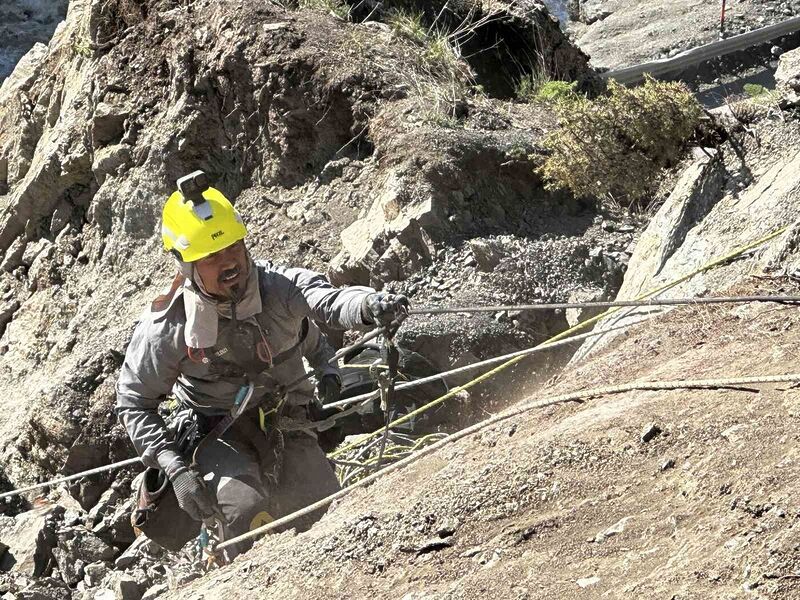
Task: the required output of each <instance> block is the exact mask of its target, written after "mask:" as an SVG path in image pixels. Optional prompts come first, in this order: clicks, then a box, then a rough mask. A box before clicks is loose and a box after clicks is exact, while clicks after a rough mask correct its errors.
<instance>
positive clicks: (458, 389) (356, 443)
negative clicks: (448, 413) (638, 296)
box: [305, 323, 636, 458]
mask: <svg viewBox="0 0 800 600" xmlns="http://www.w3.org/2000/svg"><path fill="white" fill-rule="evenodd" d="M635 324H636V323H626V324H625V325H618V326H617V327H613V328H609V329H605V330H602V331H590V332H589V333H582V334H580V335H575V336H571V337H568V338H566V339H563V340H559V341H557V342H544V343H542V344H539V345H538V346H534V347H533V348H528V349H526V350H520V351H518V352H512V353H511V354H505V355H503V356H498V357H496V358H490V359H488V360H484V361H481V362H479V363H475V364H472V365H467V366H464V367H459V368H457V369H453V370H451V371H446V372H444V373H438V374H437V375H431V376H429V377H424V378H422V379H417V380H416V381H413V382H411V383H409V384H403V385H399V386H397V389H398V390H402V389H407V388H409V387H414V384H416V385H423V384H425V383H430V382H431V381H436V380H438V379H440V378H442V377H446V376H449V375H457V374H459V373H466V372H468V371H473V370H476V369H480V368H481V367H484V366H486V365H490V364H494V363H498V362H504V361H509V362H510V360H509V359H515V360H518V359H522V358H525V357H526V356H530V355H531V354H534V353H536V352H543V351H545V350H551V349H552V348H557V347H560V346H567V345H569V344H573V343H575V342H579V341H582V340H586V339H589V338H590V337H592V336H598V335H604V334H606V333H608V332H610V331H616V330H620V329H626V328H628V327H631V326H633V325H635ZM504 368H506V367H505V366H502V365H501V367H498V369H500V370H502V369H504ZM498 369H492V370H491V371H487V372H486V373H484V374H483V375H481V376H480V377H478V378H477V379H473V380H472V381H469V382H467V383H465V384H464V385H461V386H458V387H455V388H453V389H452V390H450V391H448V392H447V393H446V394H445V395H444V396H439V397H438V398H436V399H435V400H431V401H430V402H428V403H427V404H425V405H424V406H420V407H419V408H417V409H415V410H413V411H411V412H410V413H407V414H405V415H403V416H402V417H400V418H398V419H395V420H394V421H392V422H391V423H389V427H390V428H391V427H397V426H398V425H402V424H403V423H405V422H406V421H409V420H411V419H413V418H414V417H416V416H418V415H420V414H422V413H424V412H425V411H427V410H430V409H431V408H433V407H434V406H438V405H439V404H441V403H442V402H444V401H445V400H448V399H450V398H452V397H453V396H456V395H458V394H459V393H461V392H464V391H466V390H468V389H469V388H471V387H473V386H475V385H477V384H479V383H481V382H482V381H485V380H486V379H488V378H489V377H491V376H492V375H494V374H496V373H497V372H499V371H498ZM363 395H366V394H363ZM357 398H359V396H356V398H350V399H349V400H353V401H355V400H356V399H357ZM340 402H345V401H340ZM327 406H333V405H332V404H330V405H327ZM342 415H343V413H340V414H338V415H334V416H333V417H331V419H336V418H339V417H341V416H342ZM327 421H328V420H326V421H320V422H318V423H312V424H311V425H308V424H306V425H305V426H306V427H309V426H311V427H313V426H316V425H319V426H322V425H323V424H327ZM382 431H383V429H379V430H377V431H373V432H372V433H369V434H366V436H365V437H362V438H360V439H358V440H356V441H354V442H352V443H351V444H349V445H347V446H344V447H343V448H340V449H338V450H336V451H335V452H333V453H331V454H329V455H328V458H336V457H337V456H340V455H341V454H344V453H345V452H349V451H350V450H352V449H353V448H355V447H356V446H360V445H361V444H363V443H364V442H366V441H367V440H369V439H372V438H374V437H376V436H377V435H380V434H381V432H382Z"/></svg>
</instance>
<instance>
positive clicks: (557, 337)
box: [329, 227, 787, 458]
mask: <svg viewBox="0 0 800 600" xmlns="http://www.w3.org/2000/svg"><path fill="white" fill-rule="evenodd" d="M786 229H787V227H781V228H779V229H777V230H775V231H773V232H772V233H770V234H769V235H766V236H764V237H762V238H760V239H758V240H755V241H754V242H751V243H749V244H747V245H745V246H741V247H740V248H737V249H736V250H733V251H732V252H730V253H728V254H726V255H724V256H722V257H720V258H717V259H714V260H712V261H710V262H708V263H706V264H705V265H703V266H701V267H699V268H697V269H695V270H693V271H691V272H690V273H688V274H686V275H684V276H683V277H679V278H678V279H675V280H673V281H671V282H669V283H667V284H665V285H662V286H661V287H659V288H656V289H655V290H652V291H650V292H646V293H644V294H642V295H640V296H638V297H637V298H636V299H635V301H641V300H644V299H645V298H648V297H651V296H656V295H658V294H660V293H662V292H665V291H667V290H668V289H670V288H672V287H675V286H676V285H679V284H681V283H683V282H684V281H687V280H688V279H691V278H692V277H694V276H695V275H698V274H699V273H702V272H704V271H708V270H710V269H713V268H715V267H718V266H720V265H722V264H725V263H727V262H729V261H730V260H732V259H734V258H736V257H737V256H739V255H741V254H743V253H745V252H747V251H748V250H752V249H753V248H756V247H758V246H760V245H761V244H764V243H765V242H768V241H769V240H771V239H774V238H776V237H778V236H779V235H781V234H782V233H783V232H784V231H786ZM619 309H620V307H611V308H609V309H608V310H606V311H604V312H603V313H601V314H599V315H596V316H595V317H592V318H591V319H587V320H586V321H582V322H580V323H578V324H577V325H574V326H573V327H570V328H569V329H567V330H565V331H562V332H561V333H559V334H557V335H555V336H553V337H552V338H550V339H549V340H547V341H545V342H544V343H543V344H540V347H542V346H547V345H548V344H549V345H550V347H552V346H553V345H554V344H555V342H565V341H566V340H567V339H569V336H571V334H572V333H573V332H575V331H578V330H580V329H583V328H585V327H586V326H588V325H590V324H594V323H596V322H598V321H600V320H601V319H603V318H605V317H606V316H608V315H610V314H613V313H614V312H617V311H618V310H619ZM633 324H634V323H630V324H629V325H633ZM624 327H625V325H622V326H618V327H614V328H608V329H607V330H605V331H602V332H598V333H596V332H590V333H589V334H582V335H583V336H584V337H591V334H596V335H601V334H604V333H608V332H610V331H614V330H616V329H622V328H624ZM573 337H574V338H576V339H577V338H578V337H580V336H573ZM529 350H530V351H529V352H526V351H522V352H526V354H532V353H533V349H529ZM524 356H525V355H520V356H515V357H512V358H510V360H508V361H507V362H505V363H503V364H501V365H500V366H499V367H497V368H495V369H492V370H491V371H488V372H487V373H484V374H483V375H481V376H480V377H479V378H478V379H477V380H473V381H471V382H469V383H467V384H465V385H463V386H460V387H457V388H454V389H453V390H450V391H449V392H448V393H447V394H445V395H444V396H441V397H439V398H436V399H435V400H433V401H431V402H429V403H428V404H426V405H425V406H422V407H420V408H419V409H417V410H415V411H413V412H411V413H409V414H408V415H405V416H404V417H402V418H401V419H398V420H397V421H395V423H396V424H400V423H403V422H405V421H404V420H403V419H406V420H407V419H409V418H411V417H413V416H417V415H419V414H421V413H423V412H425V411H426V410H428V409H430V408H432V407H433V406H436V405H438V404H440V403H442V402H444V401H445V400H448V399H449V398H452V397H453V396H454V395H456V394H457V393H459V392H461V391H464V390H466V389H469V388H470V387H473V386H474V385H476V384H477V383H480V382H481V381H484V380H485V379H488V378H489V377H491V376H493V375H495V374H497V373H500V372H501V371H503V370H505V369H507V368H508V367H511V366H513V365H515V364H517V363H518V362H520V361H521V360H522V358H524ZM484 362H486V361H484ZM471 366H473V365H468V367H471ZM462 368H465V367H462ZM454 371H458V369H456V370H454ZM417 381H422V380H417ZM414 383H417V382H411V383H410V384H403V385H400V386H397V389H403V388H404V387H408V386H410V385H413V384H414ZM365 396H366V394H365ZM372 397H374V395H373V396H370V398H372ZM358 398H359V397H358V396H357V397H356V398H350V399H348V400H350V401H356V400H357V399H358ZM343 402H345V401H339V402H338V403H335V404H331V405H329V406H335V405H340V406H342V405H344V404H342V403H343ZM337 416H339V415H334V417H337ZM392 426H396V425H392ZM375 435H377V432H374V431H373V432H372V433H371V434H368V435H367V437H365V438H362V439H361V440H358V441H356V442H353V443H352V444H349V445H348V446H346V447H345V448H344V449H343V450H342V451H349V450H351V449H352V448H353V447H355V446H356V445H358V444H360V443H363V441H366V440H368V439H370V438H373V437H374V436H375ZM342 451H340V450H337V451H336V452H334V453H333V454H331V455H330V457H331V458H335V457H336V456H339V455H340V454H341V452H342Z"/></svg>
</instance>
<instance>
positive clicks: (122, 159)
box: [92, 144, 131, 185]
mask: <svg viewBox="0 0 800 600" xmlns="http://www.w3.org/2000/svg"><path fill="white" fill-rule="evenodd" d="M130 162H131V147H130V146H129V145H128V144H115V145H113V146H106V147H105V148H100V149H99V150H97V151H96V152H95V153H94V161H93V162H92V172H93V173H94V176H95V179H97V183H98V184H100V185H103V182H104V181H105V180H106V177H108V176H109V175H116V174H117V173H119V171H120V169H121V168H122V167H125V166H127V165H128V164H130Z"/></svg>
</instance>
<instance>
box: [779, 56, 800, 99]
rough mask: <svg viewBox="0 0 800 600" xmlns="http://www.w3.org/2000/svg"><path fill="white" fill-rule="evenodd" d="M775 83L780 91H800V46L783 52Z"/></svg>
mask: <svg viewBox="0 0 800 600" xmlns="http://www.w3.org/2000/svg"><path fill="white" fill-rule="evenodd" d="M775 83H776V88H777V89H778V90H779V91H783V92H788V91H794V92H800V48H797V49H795V50H790V51H789V52H784V53H783V54H781V58H780V62H779V63H778V68H777V69H776V71H775Z"/></svg>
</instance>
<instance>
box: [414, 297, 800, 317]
mask: <svg viewBox="0 0 800 600" xmlns="http://www.w3.org/2000/svg"><path fill="white" fill-rule="evenodd" d="M739 302H779V303H789V302H791V303H798V302H800V296H711V297H708V298H664V299H661V300H658V299H655V300H614V301H609V302H554V303H550V304H545V303H540V304H511V305H497V306H464V307H437V306H425V307H422V308H415V309H412V310H411V312H410V314H412V315H443V314H450V313H485V312H498V311H515V310H518V311H528V310H557V309H564V308H612V307H617V306H618V307H625V306H631V307H635V306H681V305H694V304H732V303H739Z"/></svg>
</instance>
